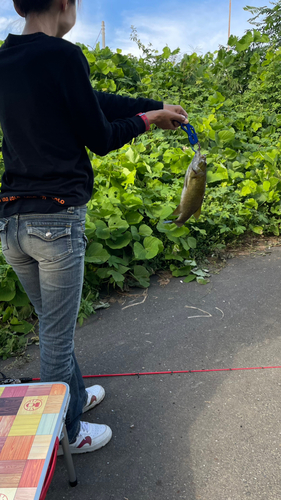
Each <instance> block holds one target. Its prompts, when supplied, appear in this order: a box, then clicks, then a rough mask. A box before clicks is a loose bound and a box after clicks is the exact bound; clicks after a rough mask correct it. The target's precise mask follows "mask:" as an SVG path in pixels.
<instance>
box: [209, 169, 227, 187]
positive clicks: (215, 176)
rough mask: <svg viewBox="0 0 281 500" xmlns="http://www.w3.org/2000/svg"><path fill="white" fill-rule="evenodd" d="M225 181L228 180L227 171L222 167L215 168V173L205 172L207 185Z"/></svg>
mask: <svg viewBox="0 0 281 500" xmlns="http://www.w3.org/2000/svg"><path fill="white" fill-rule="evenodd" d="M227 179H228V172H227V169H226V168H225V167H223V166H219V167H217V169H216V170H215V171H214V170H211V169H209V170H207V184H211V183H212V182H218V181H222V180H227Z"/></svg>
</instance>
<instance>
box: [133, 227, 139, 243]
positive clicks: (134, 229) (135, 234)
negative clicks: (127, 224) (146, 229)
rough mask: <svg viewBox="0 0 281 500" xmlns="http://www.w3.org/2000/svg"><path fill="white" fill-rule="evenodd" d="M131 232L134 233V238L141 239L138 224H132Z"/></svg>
mask: <svg viewBox="0 0 281 500" xmlns="http://www.w3.org/2000/svg"><path fill="white" fill-rule="evenodd" d="M131 233H132V237H133V240H135V241H140V239H141V237H140V235H139V232H138V230H137V228H136V226H131Z"/></svg>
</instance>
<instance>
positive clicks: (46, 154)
mask: <svg viewBox="0 0 281 500" xmlns="http://www.w3.org/2000/svg"><path fill="white" fill-rule="evenodd" d="M89 74H90V71H89V65H88V62H87V59H86V58H85V56H84V55H83V53H82V51H81V49H80V48H79V47H78V46H76V45H73V44H72V43H70V42H68V41H66V40H63V39H60V38H55V37H50V36H48V35H46V34H44V33H34V34H31V35H9V36H8V37H7V39H6V41H5V43H4V44H3V45H2V47H1V48H0V123H1V126H2V130H3V147H2V151H3V159H4V165H5V173H4V175H3V178H2V188H1V195H0V217H5V216H9V215H13V214H15V213H29V212H39V213H54V212H57V211H59V210H61V209H63V208H65V207H68V206H80V205H83V204H85V203H87V202H88V201H89V199H90V198H91V195H92V190H93V171H92V167H91V163H90V161H89V158H88V155H87V152H86V149H85V147H88V148H89V149H90V150H91V151H93V152H94V153H95V154H97V155H101V156H103V155H106V154H107V153H109V152H110V151H113V150H115V149H118V148H120V147H122V146H123V145H124V144H126V143H128V142H129V141H130V140H131V139H133V138H134V137H137V136H138V135H139V134H141V133H143V132H144V131H145V125H144V122H143V120H142V119H141V118H140V117H139V116H135V115H136V114H137V113H140V112H146V111H150V110H152V109H162V108H163V103H162V102H158V101H154V100H151V99H142V98H139V99H132V98H129V97H121V96H118V95H113V94H107V93H104V92H96V91H94V90H93V88H92V86H91V83H90V80H89Z"/></svg>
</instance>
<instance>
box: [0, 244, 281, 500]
mask: <svg viewBox="0 0 281 500" xmlns="http://www.w3.org/2000/svg"><path fill="white" fill-rule="evenodd" d="M280 278H281V249H280V248H275V249H273V251H272V253H271V254H267V255H265V256H263V255H260V254H256V255H254V256H247V257H240V258H235V259H233V260H230V261H229V262H228V264H227V266H226V267H225V268H224V269H223V270H222V271H221V272H220V273H219V274H215V275H212V277H211V280H210V283H208V284H207V285H204V286H202V285H198V284H196V283H189V284H185V283H183V282H182V280H181V279H180V278H177V279H173V280H171V282H170V283H169V284H168V285H167V286H165V287H162V286H160V284H159V283H158V282H157V277H155V278H154V279H153V280H152V285H151V287H150V288H149V289H148V294H147V297H146V299H145V300H144V298H145V297H144V296H141V297H134V299H135V302H134V303H138V302H142V301H143V300H144V301H143V302H142V304H139V305H134V306H131V305H132V302H131V300H132V299H131V298H128V297H127V298H125V299H126V300H125V299H124V298H121V299H122V300H120V302H118V301H116V302H115V303H113V304H112V305H111V307H110V308H109V309H107V310H101V311H99V312H98V313H97V314H96V315H95V316H94V317H92V318H90V319H89V320H88V321H87V322H86V323H85V325H84V326H83V327H82V328H80V327H78V328H77V331H76V353H77V358H78V360H79V363H80V367H81V370H82V373H83V374H85V375H88V374H99V373H102V374H105V373H128V372H142V371H165V370H172V371H173V370H189V369H190V370H196V369H213V368H229V367H232V368H234V367H254V366H276V365H278V366H279V365H281V332H280V322H281V307H280V297H281V290H280V288H281V286H280ZM134 293H140V294H141V293H143V291H142V290H137V291H136V292H135V291H134ZM124 300H125V302H124ZM128 305H130V306H131V307H126V306H128ZM194 308H195V309H194ZM200 310H203V311H205V312H202V311H200ZM192 316H193V317H192ZM28 353H29V354H30V361H29V362H28V363H26V364H24V365H22V366H21V365H19V364H17V363H15V364H14V365H12V366H11V360H8V361H6V362H1V363H0V369H2V370H4V369H5V370H6V371H7V370H8V375H9V376H32V377H37V376H39V359H38V347H36V346H32V347H31V348H29V351H28ZM85 383H86V385H87V386H90V385H92V384H95V383H100V384H102V385H103V386H104V387H105V390H106V398H105V400H104V401H103V402H102V403H101V404H100V405H99V406H98V407H96V408H95V409H93V410H92V411H91V412H89V413H87V414H85V415H84V416H83V420H88V421H89V422H97V423H106V424H108V425H110V426H111V428H112V430H113V438H112V440H111V442H110V443H109V444H108V445H107V446H105V447H104V448H102V449H101V450H98V451H95V452H93V453H87V454H85V455H80V456H74V463H75V467H76V471H77V475H78V481H79V484H78V486H77V487H76V488H71V487H70V486H68V477H67V473H66V469H65V466H64V460H63V458H62V457H59V458H58V461H57V466H56V471H55V475H54V478H53V481H52V483H51V486H50V489H49V491H48V494H47V500H63V499H67V500H74V499H87V500H113V499H114V500H177V499H184V500H244V499H245V500H278V499H280V500H281V427H280V416H281V369H266V370H245V371H232V372H230V371H225V372H208V373H187V374H173V375H148V376H140V377H139V378H138V377H136V376H134V377H128V376H126V377H113V378H103V379H86V381H85Z"/></svg>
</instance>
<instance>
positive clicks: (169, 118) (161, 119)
mask: <svg viewBox="0 0 281 500" xmlns="http://www.w3.org/2000/svg"><path fill="white" fill-rule="evenodd" d="M179 107H181V106H179ZM181 109H182V108H181ZM145 114H146V116H147V119H148V120H149V123H150V124H154V125H157V127H159V128H162V129H164V130H168V129H169V130H176V129H177V128H178V127H179V126H180V124H181V123H185V124H186V123H188V119H187V117H186V116H185V115H183V114H182V113H178V112H176V111H170V110H169V109H165V108H164V109H158V110H155V111H148V112H147V113H145Z"/></svg>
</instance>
